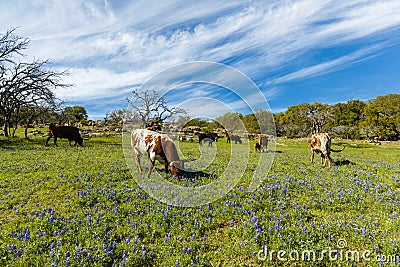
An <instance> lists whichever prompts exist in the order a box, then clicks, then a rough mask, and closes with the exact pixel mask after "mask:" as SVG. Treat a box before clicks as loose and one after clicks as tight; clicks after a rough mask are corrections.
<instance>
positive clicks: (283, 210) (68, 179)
mask: <svg viewBox="0 0 400 267" xmlns="http://www.w3.org/2000/svg"><path fill="white" fill-rule="evenodd" d="M224 141H225V140H224V139H222V140H221V141H219V142H218V143H217V147H218V151H219V152H218V153H219V154H218V156H217V157H216V158H215V160H214V162H213V164H212V165H211V166H210V167H209V168H208V169H206V170H205V172H207V173H215V174H216V175H219V174H220V173H221V172H223V170H224V166H226V164H227V161H229V158H227V157H229V155H230V154H229V153H230V151H231V148H230V146H229V145H228V144H225V142H224ZM345 143H347V144H348V145H347V147H346V149H345V150H344V151H342V152H341V153H333V154H332V158H333V161H334V162H335V164H334V165H333V166H332V167H331V168H328V167H323V166H322V165H321V164H320V163H319V158H318V157H316V159H317V160H316V162H315V163H314V164H311V163H310V162H309V145H308V144H307V142H306V141H304V140H289V139H287V140H285V139H278V140H277V143H276V152H268V153H274V154H275V158H274V163H273V166H272V169H271V171H270V172H269V173H268V174H266V179H265V181H264V183H263V184H262V186H261V187H260V188H259V189H258V190H257V191H255V192H252V193H251V192H248V191H247V190H246V185H248V183H249V182H250V179H251V177H252V176H253V172H254V170H255V168H256V164H257V160H258V157H259V154H255V153H254V152H253V151H252V150H251V151H250V154H249V162H250V164H249V165H248V168H247V169H246V170H245V171H244V174H243V177H242V180H240V182H239V184H238V185H237V186H236V187H235V189H234V190H232V191H231V192H229V194H228V195H226V196H224V197H223V198H221V199H220V200H217V201H215V202H213V203H211V204H208V205H203V206H201V207H195V208H180V207H175V206H171V205H166V204H163V203H161V202H160V201H157V200H154V199H152V198H151V197H149V195H148V194H146V193H145V192H144V191H143V190H142V189H140V188H139V187H138V186H137V184H136V183H135V180H134V179H133V178H132V175H131V173H130V172H129V169H128V167H127V166H126V162H125V158H124V154H123V151H122V146H121V137H118V136H117V137H109V138H92V139H91V140H89V141H86V142H84V147H69V146H68V143H67V141H65V140H60V141H59V147H55V146H54V145H53V144H52V142H50V145H49V146H48V147H44V139H43V138H40V137H36V138H34V137H33V138H31V139H30V140H23V139H19V138H15V139H5V138H3V137H0V149H1V150H0V151H1V153H0V177H1V178H0V227H1V230H0V266H7V265H9V266H52V265H54V266H57V265H58V266H112V265H114V266H338V265H339V264H341V265H342V266H379V265H384V266H392V265H398V264H399V263H400V231H399V229H400V218H399V210H400V209H399V195H400V182H399V180H400V162H399V158H400V145H398V144H383V145H380V146H379V145H372V144H368V143H363V142H350V141H346V142H345ZM341 145H342V143H339V142H335V141H334V142H333V146H334V147H339V146H341ZM232 146H240V144H237V145H236V144H232ZM242 146H244V145H242ZM182 148H183V150H184V156H185V157H188V158H196V157H197V156H198V155H199V150H198V147H197V144H195V143H185V144H182ZM221 155H222V156H221ZM223 155H227V157H224V156H223ZM156 167H157V168H160V169H162V166H161V165H160V164H158V163H157V164H156ZM165 178H166V179H170V177H168V176H167V175H165ZM209 179H213V178H207V177H203V178H200V179H198V180H193V179H181V180H175V179H173V180H171V181H173V182H174V183H177V184H180V185H185V186H191V185H198V184H203V183H207V182H209ZM313 253H314V254H313ZM313 256H315V259H314V258H313ZM379 260H381V261H379ZM396 261H397V264H396V263H395V262H396Z"/></svg>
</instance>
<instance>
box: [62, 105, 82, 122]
mask: <svg viewBox="0 0 400 267" xmlns="http://www.w3.org/2000/svg"><path fill="white" fill-rule="evenodd" d="M87 118H88V115H87V112H86V109H85V108H84V107H83V106H73V107H65V108H64V109H63V111H62V114H61V120H63V121H64V122H67V123H68V124H73V123H75V122H82V121H84V120H87Z"/></svg>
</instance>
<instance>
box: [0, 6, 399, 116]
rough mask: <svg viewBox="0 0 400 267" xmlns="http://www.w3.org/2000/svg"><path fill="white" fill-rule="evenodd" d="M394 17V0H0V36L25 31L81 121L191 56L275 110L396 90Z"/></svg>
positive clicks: (205, 92) (201, 90) (205, 91)
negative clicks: (61, 77)
mask: <svg viewBox="0 0 400 267" xmlns="http://www.w3.org/2000/svg"><path fill="white" fill-rule="evenodd" d="M399 14H400V1H398V0H393V1H384V0H383V1H357V0H356V1H347V0H346V1H343V0H332V1H320V0H308V1H215V0H214V1H211V0H210V1H208V0H204V1H196V2H193V1H148V0H146V1H144V0H137V1H122V0H120V1H107V0H102V1H100V0H99V1H64V0H62V1H58V0H57V1H56V0H54V1H47V0H46V1H44V0H43V1H39V0H33V1H23V0H10V1H8V0H3V1H1V2H0V33H4V32H5V31H6V30H8V29H10V28H13V27H19V28H18V29H17V31H16V33H17V34H18V35H21V36H24V37H28V38H30V39H31V44H30V47H29V49H28V50H27V51H25V54H26V58H27V59H28V60H30V59H32V58H39V59H47V58H50V59H52V62H53V65H52V68H55V69H59V70H68V71H69V73H70V75H69V76H68V77H66V78H65V81H66V82H68V83H73V84H74V85H75V86H74V87H73V88H67V89H60V90H58V91H57V92H56V93H57V95H58V96H59V97H60V98H62V99H65V100H67V101H69V103H68V104H69V105H83V106H85V107H86V109H87V111H88V113H89V116H90V118H93V119H102V118H104V116H105V114H106V113H107V112H109V111H112V110H115V109H120V108H126V107H127V102H126V98H127V97H129V96H130V92H131V90H132V89H135V88H139V87H140V86H141V85H142V84H143V83H144V82H146V81H147V80H148V79H149V78H151V77H152V76H153V75H155V74H157V73H159V72H161V71H163V70H165V69H166V68H169V67H173V66H175V65H177V64H182V63H185V62H192V61H210V62H217V63H222V64H226V65H228V66H230V67H234V68H236V69H237V70H239V71H240V72H242V73H243V74H245V75H247V76H248V77H249V78H250V79H251V80H252V81H254V83H255V84H256V85H257V86H258V87H259V88H260V90H261V91H262V93H263V94H264V96H265V97H266V99H267V101H268V104H269V107H270V108H271V110H272V111H273V112H280V111H284V110H285V109H286V108H287V107H288V106H291V105H296V104H300V103H304V102H314V101H318V102H323V103H329V104H333V103H337V102H346V101H348V100H351V99H361V100H368V99H370V98H374V97H376V96H378V95H384V94H388V93H400V88H399V86H400V83H399V82H400V75H399V70H400V15H399ZM231 78H232V77H227V79H231ZM193 86H197V85H193ZM192 89H193V88H192ZM243 90H245V89H243ZM189 92H196V93H193V94H189ZM218 94H219V95H218ZM172 95H173V94H172ZM176 95H179V94H178V93H177V94H176ZM199 95H200V96H201V97H204V98H203V100H204V99H207V97H208V98H213V99H218V100H219V101H222V102H223V103H225V104H227V105H228V106H230V108H232V109H233V110H238V111H240V108H239V107H236V106H235V103H237V99H235V98H234V97H231V96H229V94H226V92H224V90H219V89H215V86H209V87H208V88H207V87H206V86H200V87H198V88H197V90H191V89H188V91H187V96H186V100H187V99H189V98H190V97H191V96H196V97H197V96H199ZM179 101H182V99H181V98H179V99H171V103H179ZM200 103H203V104H202V105H203V107H204V103H205V102H201V101H200V102H198V104H199V106H200ZM189 106H192V105H189ZM214 108H215V116H218V115H221V114H219V113H220V112H222V111H221V110H220V109H218V108H217V105H213V106H210V107H207V111H208V112H210V111H212V110H213V109H214ZM193 112H194V113H193V114H195V115H196V116H200V115H201V114H200V113H201V111H199V110H197V111H196V112H200V113H195V111H193Z"/></svg>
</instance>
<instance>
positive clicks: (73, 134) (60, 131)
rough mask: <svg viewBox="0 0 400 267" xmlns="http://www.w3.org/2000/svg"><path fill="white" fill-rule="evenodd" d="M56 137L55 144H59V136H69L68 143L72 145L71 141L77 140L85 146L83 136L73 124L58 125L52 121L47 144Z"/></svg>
mask: <svg viewBox="0 0 400 267" xmlns="http://www.w3.org/2000/svg"><path fill="white" fill-rule="evenodd" d="M52 137H54V144H55V145H56V146H58V145H57V138H67V139H68V143H69V145H70V146H71V141H75V146H76V144H79V145H80V146H83V138H82V137H81V135H80V134H79V129H78V128H76V127H72V126H57V125H55V124H54V123H50V126H49V133H48V137H47V139H46V146H47V144H48V143H49V140H50V139H51V138H52Z"/></svg>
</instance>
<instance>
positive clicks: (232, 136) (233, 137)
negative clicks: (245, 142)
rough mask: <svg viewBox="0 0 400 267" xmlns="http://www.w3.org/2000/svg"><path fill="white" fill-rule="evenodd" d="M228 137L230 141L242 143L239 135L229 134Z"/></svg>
mask: <svg viewBox="0 0 400 267" xmlns="http://www.w3.org/2000/svg"><path fill="white" fill-rule="evenodd" d="M229 137H230V140H231V141H233V142H235V144H237V143H239V144H241V143H242V139H241V138H240V136H239V135H235V134H231V135H230V136H229Z"/></svg>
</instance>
